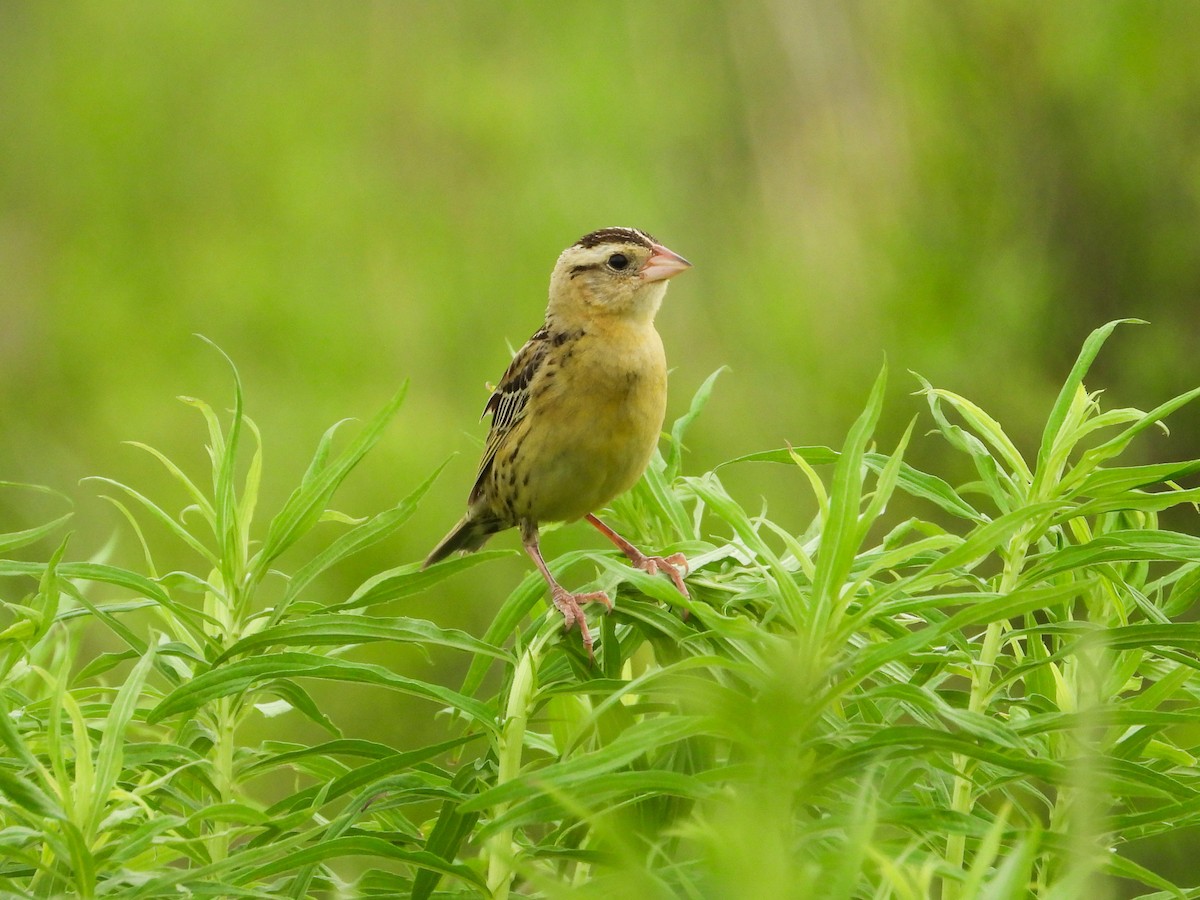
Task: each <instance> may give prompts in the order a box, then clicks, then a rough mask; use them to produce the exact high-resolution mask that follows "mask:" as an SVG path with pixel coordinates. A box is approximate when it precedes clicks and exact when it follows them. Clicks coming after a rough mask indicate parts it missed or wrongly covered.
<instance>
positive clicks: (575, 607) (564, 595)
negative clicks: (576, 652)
mask: <svg viewBox="0 0 1200 900" xmlns="http://www.w3.org/2000/svg"><path fill="white" fill-rule="evenodd" d="M550 594H551V597H552V598H553V600H554V606H555V607H556V608H557V609H558V611H559V612H561V613H562V614H563V630H564V631H570V630H571V626H572V625H575V624H577V623H578V625H579V636H580V637H581V638H583V649H584V650H586V651H587V655H588V659H590V660H593V661H595V659H596V657H595V655H594V654H593V653H592V644H593V643H594V642H595V639H594V638H593V637H592V632H591V631H590V630H589V629H588V625H587V619H586V618H585V617H584V615H583V608H582V604H584V603H603V604H604V605H605V606H606V607H607V612H612V609H613V602H612V600H610V599H609V596H608V594H606V593H604V591H592V592H591V593H587V594H572V593H571V592H570V591H568V590H567V589H566V588H564V587H562V586H561V585H557V584H556V585H554V586H553V588H551V591H550Z"/></svg>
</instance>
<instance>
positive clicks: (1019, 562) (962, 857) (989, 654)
mask: <svg viewBox="0 0 1200 900" xmlns="http://www.w3.org/2000/svg"><path fill="white" fill-rule="evenodd" d="M1029 534H1030V530H1029V528H1028V527H1026V528H1022V529H1021V530H1020V531H1018V532H1017V533H1016V534H1014V535H1013V537H1012V539H1011V540H1010V541H1009V545H1008V553H1007V554H1005V559H1004V572H1003V574H1002V575H1001V577H1000V593H1002V594H1006V593H1008V592H1009V591H1011V590H1012V589H1013V588H1014V587H1016V584H1017V580H1018V578H1019V577H1020V575H1021V569H1022V567H1023V566H1024V565H1025V556H1026V554H1027V553H1028V552H1029V543H1028V540H1029ZM1006 624H1007V622H1004V621H998V622H991V623H989V625H988V627H987V631H986V632H985V633H984V636H983V646H982V647H980V649H979V660H978V661H977V662H976V664H975V665H974V666H973V667H972V668H973V671H972V675H971V693H970V697H969V699H968V701H967V709H968V710H970V711H971V712H973V713H981V714H982V713H983V711H984V709H985V708H986V707H987V700H988V694H989V693H990V692H991V689H992V670H993V669H994V668H995V666H996V658H997V657H998V656H999V654H1000V647H1001V645H1002V639H1003V637H1004V626H1005V625H1006ZM970 767H971V760H970V759H969V758H968V757H966V756H963V755H962V754H955V756H954V771H955V772H957V773H958V774H957V775H955V776H954V788H953V791H952V793H951V795H950V808H951V809H952V810H953V811H954V812H956V813H959V814H961V815H963V816H968V815H970V814H971V808H972V806H973V805H974V797H973V796H972V789H973V788H974V783H973V782H972V781H971V778H970V773H969V772H968V771H967V770H968V769H969V768H970ZM966 856H967V836H966V834H965V832H961V831H957V832H953V833H951V834H950V835H949V836H948V837H947V838H946V862H947V864H948V865H949V866H951V867H952V868H954V869H957V870H958V871H962V870H963V868H964V866H965V864H966ZM958 897H959V883H958V881H957V880H953V879H950V878H944V879H943V880H942V900H958Z"/></svg>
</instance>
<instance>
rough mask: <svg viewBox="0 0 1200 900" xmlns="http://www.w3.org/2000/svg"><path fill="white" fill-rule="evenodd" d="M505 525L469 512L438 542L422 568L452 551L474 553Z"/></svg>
mask: <svg viewBox="0 0 1200 900" xmlns="http://www.w3.org/2000/svg"><path fill="white" fill-rule="evenodd" d="M503 527H504V526H503V525H501V524H500V522H499V521H497V520H496V519H493V518H490V517H480V516H473V515H471V513H467V514H466V515H465V516H463V517H462V518H461V519H460V520H459V522H458V524H457V525H455V526H454V527H453V528H451V529H450V533H449V534H448V535H446V536H445V537H444V538H442V539H441V541H439V542H438V545H437V546H436V547H434V548H433V552H432V553H430V554H429V556H428V557H427V558H426V560H425V562H424V563H422V565H421V568H422V569H426V568H428V567H429V566H432V565H433V564H434V563H435V562H439V561H441V560H443V559H445V558H446V557H447V556H449V555H450V554H451V553H457V552H458V551H460V550H461V551H462V552H463V553H474V552H475V551H476V550H478V549H479V548H480V547H482V546H483V545H484V544H485V543H486V542H487V539H488V538H490V537H491V536H492V535H493V534H495V533H496V532H497V531H500V530H502V529H503Z"/></svg>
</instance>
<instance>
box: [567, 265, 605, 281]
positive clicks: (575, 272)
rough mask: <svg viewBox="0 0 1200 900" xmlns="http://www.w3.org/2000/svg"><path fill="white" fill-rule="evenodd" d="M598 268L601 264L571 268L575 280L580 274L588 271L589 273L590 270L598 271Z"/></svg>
mask: <svg viewBox="0 0 1200 900" xmlns="http://www.w3.org/2000/svg"><path fill="white" fill-rule="evenodd" d="M598 268H600V264H599V263H592V264H591V265H588V266H572V267H571V277H572V278H574V277H575V276H576V275H578V274H579V273H580V272H586V271H588V269H598Z"/></svg>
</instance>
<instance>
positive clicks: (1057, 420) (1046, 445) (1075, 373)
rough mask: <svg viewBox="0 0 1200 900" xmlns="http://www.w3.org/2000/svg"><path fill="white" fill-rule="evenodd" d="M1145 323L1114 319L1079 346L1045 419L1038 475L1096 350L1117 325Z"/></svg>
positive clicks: (1047, 458) (1142, 323)
mask: <svg viewBox="0 0 1200 900" xmlns="http://www.w3.org/2000/svg"><path fill="white" fill-rule="evenodd" d="M1145 324H1146V322H1145V321H1144V320H1143V319H1117V320H1115V321H1112V322H1109V323H1108V324H1106V325H1102V326H1100V327H1099V328H1097V329H1096V330H1095V331H1093V332H1092V333H1091V334H1090V335H1088V337H1087V340H1086V341H1084V343H1083V349H1082V350H1081V351H1080V353H1079V356H1078V358H1077V359H1076V360H1075V365H1074V366H1072V367H1071V373H1070V374H1069V375H1068V376H1067V380H1066V381H1065V382H1064V383H1063V386H1062V389H1061V390H1059V392H1058V398H1057V399H1056V400H1055V401H1054V406H1053V407H1052V408H1051V410H1050V416H1049V418H1048V419H1047V420H1046V428H1045V430H1044V431H1043V432H1042V443H1041V446H1040V447H1039V449H1038V464H1037V468H1038V472H1039V474H1040V473H1042V472H1043V471H1044V469H1045V467H1046V465H1047V463H1048V462H1049V460H1050V454H1051V452H1052V450H1053V448H1054V444H1055V442H1056V441H1057V440H1058V438H1059V432H1060V431H1061V430H1062V426H1063V422H1064V421H1066V418H1067V412H1068V411H1069V410H1070V408H1071V404H1072V403H1073V402H1074V400H1075V392H1076V391H1077V390H1078V389H1079V388H1080V386H1081V385H1082V384H1083V378H1084V376H1085V375H1086V374H1087V372H1088V369H1090V368H1091V367H1092V362H1093V360H1095V358H1096V354H1098V353H1099V352H1100V348H1101V347H1103V346H1104V342H1105V341H1106V340H1108V336H1109V335H1110V334H1112V333H1113V330H1114V329H1115V328H1116V327H1117V326H1118V325H1145Z"/></svg>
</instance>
